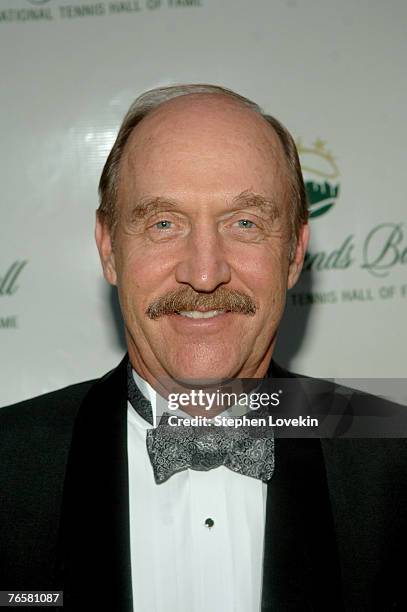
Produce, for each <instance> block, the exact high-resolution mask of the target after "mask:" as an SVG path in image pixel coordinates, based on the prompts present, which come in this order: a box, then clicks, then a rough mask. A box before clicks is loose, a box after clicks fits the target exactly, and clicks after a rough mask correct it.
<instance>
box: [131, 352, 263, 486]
mask: <svg viewBox="0 0 407 612" xmlns="http://www.w3.org/2000/svg"><path fill="white" fill-rule="evenodd" d="M128 398H129V401H130V403H131V404H132V406H133V408H134V409H135V410H136V411H137V412H138V413H139V414H140V416H142V417H143V418H144V419H145V420H146V421H148V422H149V423H150V424H152V423H153V415H152V408H151V403H150V402H149V400H147V399H146V398H145V397H144V396H143V395H142V393H141V391H140V390H139V388H138V387H137V385H136V383H135V381H134V378H133V372H132V367H131V364H130V362H129V364H128ZM169 416H170V415H169V414H168V413H164V414H163V416H162V417H161V420H160V423H159V425H158V427H156V428H155V429H149V430H148V431H147V438H146V443H147V451H148V454H149V457H150V461H151V464H152V467H153V471H154V478H155V481H156V483H157V484H161V483H163V482H165V481H166V480H168V478H170V477H171V476H172V475H173V474H175V473H177V472H181V471H183V470H186V469H188V468H189V469H192V470H200V471H207V470H211V469H213V468H216V467H219V466H221V465H224V466H225V467H227V468H229V469H230V470H232V471H233V472H237V473H239V474H243V475H245V476H251V477H252V478H257V479H259V480H263V481H264V482H267V481H268V480H270V479H271V477H272V475H273V471H274V437H273V431H272V428H271V427H268V426H267V425H265V426H258V425H256V426H251V425H246V426H241V427H236V428H235V427H233V426H223V425H213V426H195V427H191V426H183V425H178V426H176V427H174V426H173V425H170V424H169V423H168V418H169ZM247 416H248V417H250V416H254V417H255V418H259V417H261V416H266V415H265V414H260V411H256V413H255V414H254V415H247Z"/></svg>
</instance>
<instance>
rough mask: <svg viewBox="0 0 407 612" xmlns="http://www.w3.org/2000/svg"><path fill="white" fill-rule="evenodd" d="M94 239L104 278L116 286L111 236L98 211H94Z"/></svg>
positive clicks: (104, 220) (102, 216)
mask: <svg viewBox="0 0 407 612" xmlns="http://www.w3.org/2000/svg"><path fill="white" fill-rule="evenodd" d="M95 239H96V245H97V247H98V251H99V257H100V261H101V262H102V268H103V274H104V277H105V279H106V280H107V282H108V283H110V284H111V285H116V284H117V275H116V266H115V261H114V253H113V246H112V235H111V231H110V227H109V225H108V223H107V221H106V218H105V216H104V215H103V214H102V213H101V212H100V211H98V210H97V211H96V228H95Z"/></svg>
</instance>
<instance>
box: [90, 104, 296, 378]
mask: <svg viewBox="0 0 407 612" xmlns="http://www.w3.org/2000/svg"><path fill="white" fill-rule="evenodd" d="M288 187H289V179H288V170H287V167H286V162H285V159H284V155H283V152H282V148H281V145H280V143H279V141H278V138H277V136H276V135H275V134H274V132H273V130H272V128H271V127H269V126H268V125H267V123H266V122H265V120H263V119H262V118H261V117H260V116H258V115H256V114H255V113H254V112H252V111H251V110H249V109H246V108H245V107H243V106H241V105H239V104H238V103H236V102H234V101H231V100H229V99H227V98H223V97H220V96H207V95H190V96H183V97H181V98H177V99H175V100H171V101H169V102H166V103H164V104H162V105H161V106H160V107H159V108H158V109H156V110H155V111H153V113H151V114H150V115H149V116H148V117H146V118H145V119H144V120H143V121H142V122H141V123H140V124H139V125H138V126H137V127H136V128H135V130H134V131H133V134H132V135H131V137H130V139H129V141H128V143H127V146H126V149H125V152H124V154H123V158H122V163H121V171H120V181H119V189H118V202H117V206H118V223H117V227H116V233H115V236H114V246H113V248H112V242H111V236H110V232H109V229H108V227H107V226H106V225H105V224H103V223H102V222H101V221H100V220H99V221H98V224H97V232H96V235H97V242H98V247H99V251H100V254H101V259H102V263H103V266H104V272H105V276H106V278H107V280H108V281H109V282H110V283H112V284H116V285H117V287H118V291H119V299H120V304H121V308H122V312H123V317H124V321H125V327H126V338H127V344H128V349H129V354H130V359H131V362H132V364H133V366H134V367H135V368H136V369H137V370H138V372H139V373H140V374H141V375H142V376H143V377H144V378H146V379H147V380H148V381H149V382H152V383H153V382H154V381H156V380H158V379H160V378H162V377H167V376H170V377H171V378H175V379H177V380H188V379H192V378H194V379H196V378H201V379H202V378H205V379H219V378H228V377H237V376H239V377H257V376H259V377H260V376H263V375H264V374H265V372H266V370H267V367H268V365H269V361H270V358H271V353H272V350H273V347H274V343H275V337H276V332H277V327H278V324H279V321H280V319H281V316H282V313H283V309H284V304H285V295H286V290H287V287H289V286H292V285H293V284H294V282H295V281H296V280H297V277H298V274H299V271H300V267H301V265H302V259H303V255H304V250H305V246H306V245H305V243H306V238H307V235H306V234H307V231H306V228H305V229H304V230H303V232H302V234H301V236H300V240H299V241H298V245H297V250H296V255H295V258H294V260H293V262H292V263H291V264H290V262H289V251H290V241H291V235H290V225H289V218H288V206H289V196H288Z"/></svg>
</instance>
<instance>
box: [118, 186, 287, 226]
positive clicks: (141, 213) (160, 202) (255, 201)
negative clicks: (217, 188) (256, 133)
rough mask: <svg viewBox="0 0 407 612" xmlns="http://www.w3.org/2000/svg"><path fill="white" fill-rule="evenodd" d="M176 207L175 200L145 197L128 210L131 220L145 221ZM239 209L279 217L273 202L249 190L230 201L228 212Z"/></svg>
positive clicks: (277, 207)
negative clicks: (249, 209) (258, 211)
mask: <svg viewBox="0 0 407 612" xmlns="http://www.w3.org/2000/svg"><path fill="white" fill-rule="evenodd" d="M178 205H179V204H178V203H177V202H176V201H175V200H171V199H170V198H165V197H162V196H157V197H154V198H149V197H147V198H143V199H141V200H139V201H138V202H135V203H134V205H133V206H132V208H131V210H130V217H131V219H132V220H135V219H145V218H146V217H147V216H149V215H152V214H154V213H157V212H160V211H162V210H168V209H174V208H177V207H178ZM228 208H229V207H228ZM240 208H258V209H260V210H261V211H262V212H264V213H267V214H268V215H270V216H271V217H272V218H273V219H277V218H278V217H279V216H280V207H279V206H278V205H277V204H276V202H275V201H274V200H272V199H269V198H266V197H264V196H262V195H260V194H258V193H254V192H252V191H249V190H246V191H242V192H241V193H239V195H237V196H235V197H234V198H233V199H232V202H231V206H230V210H231V211H234V210H239V209H240Z"/></svg>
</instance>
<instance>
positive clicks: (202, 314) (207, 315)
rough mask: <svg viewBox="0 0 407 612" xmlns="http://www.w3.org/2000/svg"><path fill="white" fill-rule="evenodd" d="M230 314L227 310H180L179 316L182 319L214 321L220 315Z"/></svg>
mask: <svg viewBox="0 0 407 612" xmlns="http://www.w3.org/2000/svg"><path fill="white" fill-rule="evenodd" d="M225 312H228V311H227V310H206V311H202V310H180V311H178V312H177V314H179V315H181V317H188V318H189V319H212V318H213V317H217V316H218V315H221V314H224V313H225Z"/></svg>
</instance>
